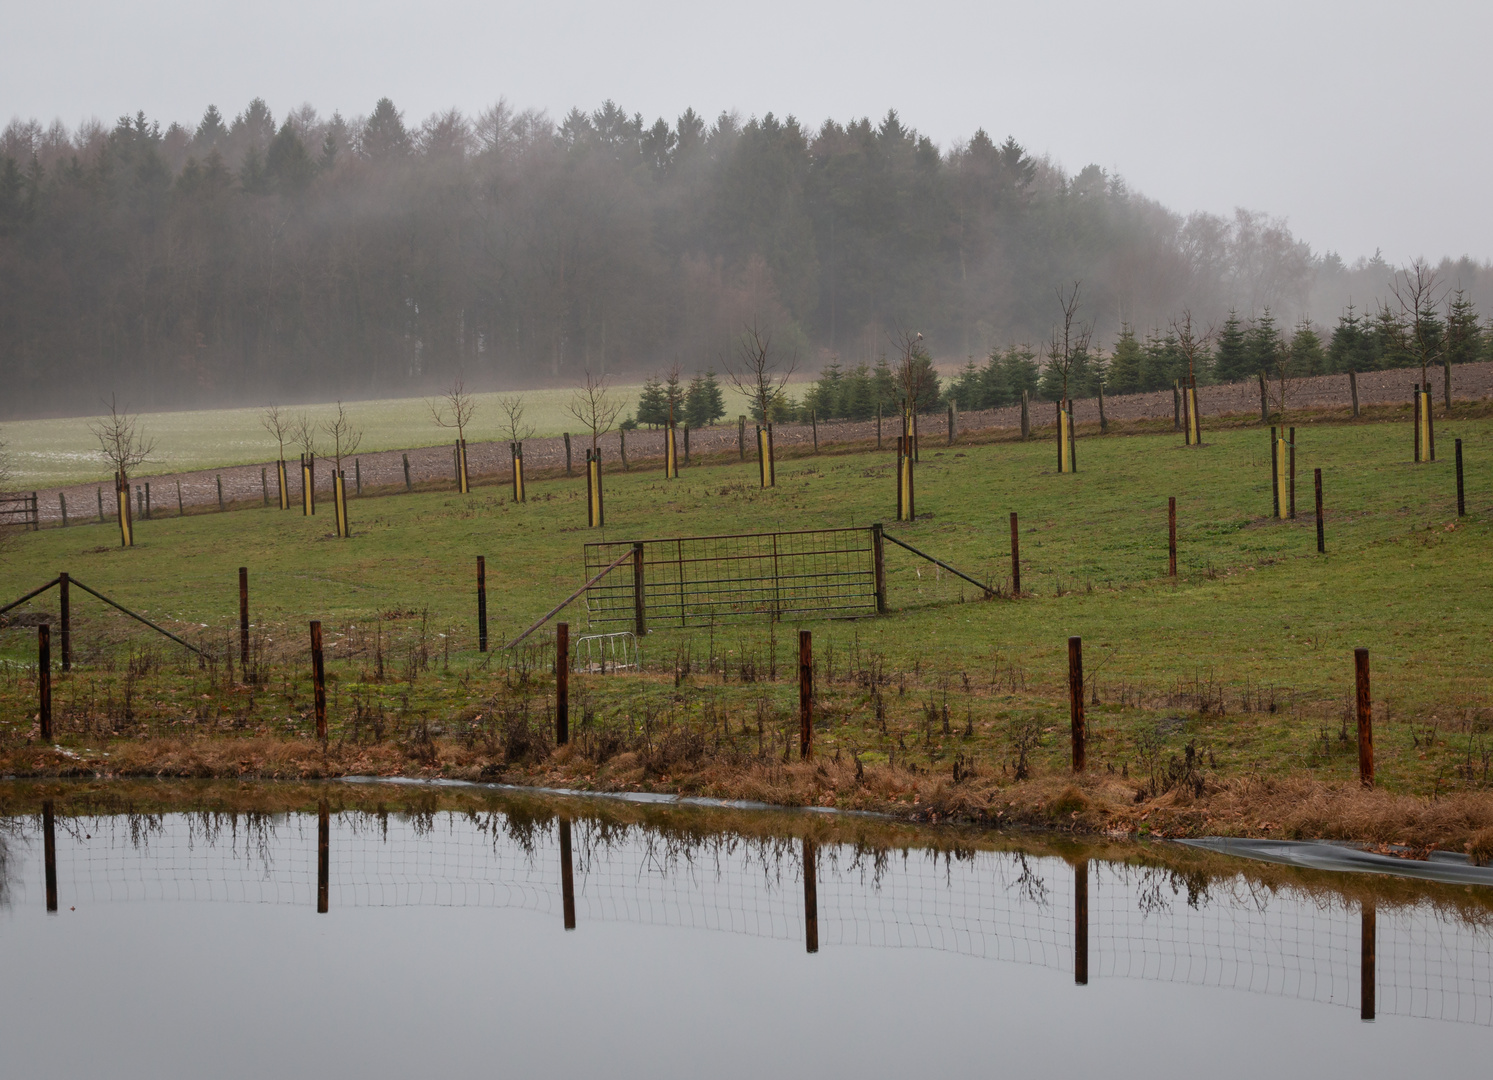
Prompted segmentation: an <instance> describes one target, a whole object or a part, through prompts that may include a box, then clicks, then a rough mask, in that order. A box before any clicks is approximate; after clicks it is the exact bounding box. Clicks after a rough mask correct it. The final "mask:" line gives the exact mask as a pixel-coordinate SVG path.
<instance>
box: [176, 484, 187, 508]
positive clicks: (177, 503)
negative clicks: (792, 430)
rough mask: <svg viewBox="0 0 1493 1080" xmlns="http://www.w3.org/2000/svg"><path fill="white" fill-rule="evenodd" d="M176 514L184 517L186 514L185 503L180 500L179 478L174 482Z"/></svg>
mask: <svg viewBox="0 0 1493 1080" xmlns="http://www.w3.org/2000/svg"><path fill="white" fill-rule="evenodd" d="M176 516H177V517H186V516H187V504H186V503H185V502H184V501H183V500H182V497H181V481H180V480H178V481H177V482H176Z"/></svg>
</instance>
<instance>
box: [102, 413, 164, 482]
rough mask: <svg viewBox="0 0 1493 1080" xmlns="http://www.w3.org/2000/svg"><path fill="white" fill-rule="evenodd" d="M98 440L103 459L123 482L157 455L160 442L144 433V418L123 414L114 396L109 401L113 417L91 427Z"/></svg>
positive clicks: (110, 414)
mask: <svg viewBox="0 0 1493 1080" xmlns="http://www.w3.org/2000/svg"><path fill="white" fill-rule="evenodd" d="M88 430H89V431H91V432H93V437H94V438H95V439H97V440H98V445H99V456H100V457H102V458H103V459H104V460H105V461H107V462H108V463H109V464H110V465H111V466H112V467H113V469H114V471H115V472H116V473H119V474H120V478H121V479H122V480H126V481H127V480H128V479H129V477H130V473H132V472H133V471H134V470H135V466H137V465H143V464H144V463H145V462H147V461H149V460H150V456H151V455H152V454H153V453H155V449H156V441H155V439H153V438H148V437H147V436H146V435H145V433H144V432H143V431H141V430H140V418H139V417H138V416H131V415H130V414H129V413H124V412H120V411H119V404H118V402H117V401H115V399H114V398H113V396H112V395H111V396H110V398H109V415H108V416H105V417H101V418H100V419H98V420H94V421H92V422H91V423H89V425H88Z"/></svg>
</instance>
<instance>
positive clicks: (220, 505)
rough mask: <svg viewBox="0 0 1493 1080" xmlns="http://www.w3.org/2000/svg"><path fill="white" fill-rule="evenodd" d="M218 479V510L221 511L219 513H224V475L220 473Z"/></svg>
mask: <svg viewBox="0 0 1493 1080" xmlns="http://www.w3.org/2000/svg"><path fill="white" fill-rule="evenodd" d="M216 479H217V481H218V510H219V512H222V510H223V474H222V473H218V475H217V478H216Z"/></svg>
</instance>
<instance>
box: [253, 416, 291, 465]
mask: <svg viewBox="0 0 1493 1080" xmlns="http://www.w3.org/2000/svg"><path fill="white" fill-rule="evenodd" d="M259 426H260V427H262V428H264V430H265V431H268V432H269V433H270V434H271V435H272V436H274V439H275V445H276V446H278V447H279V454H280V456H279V457H278V458H277V459H276V460H278V461H284V460H285V443H286V442H287V441H288V440H289V439H290V426H291V419H290V414H289V413H284V412H281V411H280V406H278V405H271V406H269V407H268V408H267V409H265V410H264V414H263V415H262V416H260V418H259Z"/></svg>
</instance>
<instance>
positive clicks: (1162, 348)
mask: <svg viewBox="0 0 1493 1080" xmlns="http://www.w3.org/2000/svg"><path fill="white" fill-rule="evenodd" d="M1160 333H1161V332H1160V331H1159V330H1152V331H1151V333H1150V334H1149V335H1147V337H1146V343H1145V347H1144V348H1143V349H1142V353H1141V389H1142V390H1169V389H1170V388H1171V386H1172V384H1173V383H1175V382H1176V381H1177V380H1179V379H1181V378H1182V377H1183V376H1184V375H1186V373H1187V371H1186V365H1187V361H1186V359H1185V358H1184V357H1183V356H1182V350H1181V349H1179V348H1177V338H1176V336H1175V335H1174V334H1173V333H1172V332H1171V331H1170V330H1168V331H1167V332H1166V334H1165V336H1158V335H1160Z"/></svg>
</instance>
